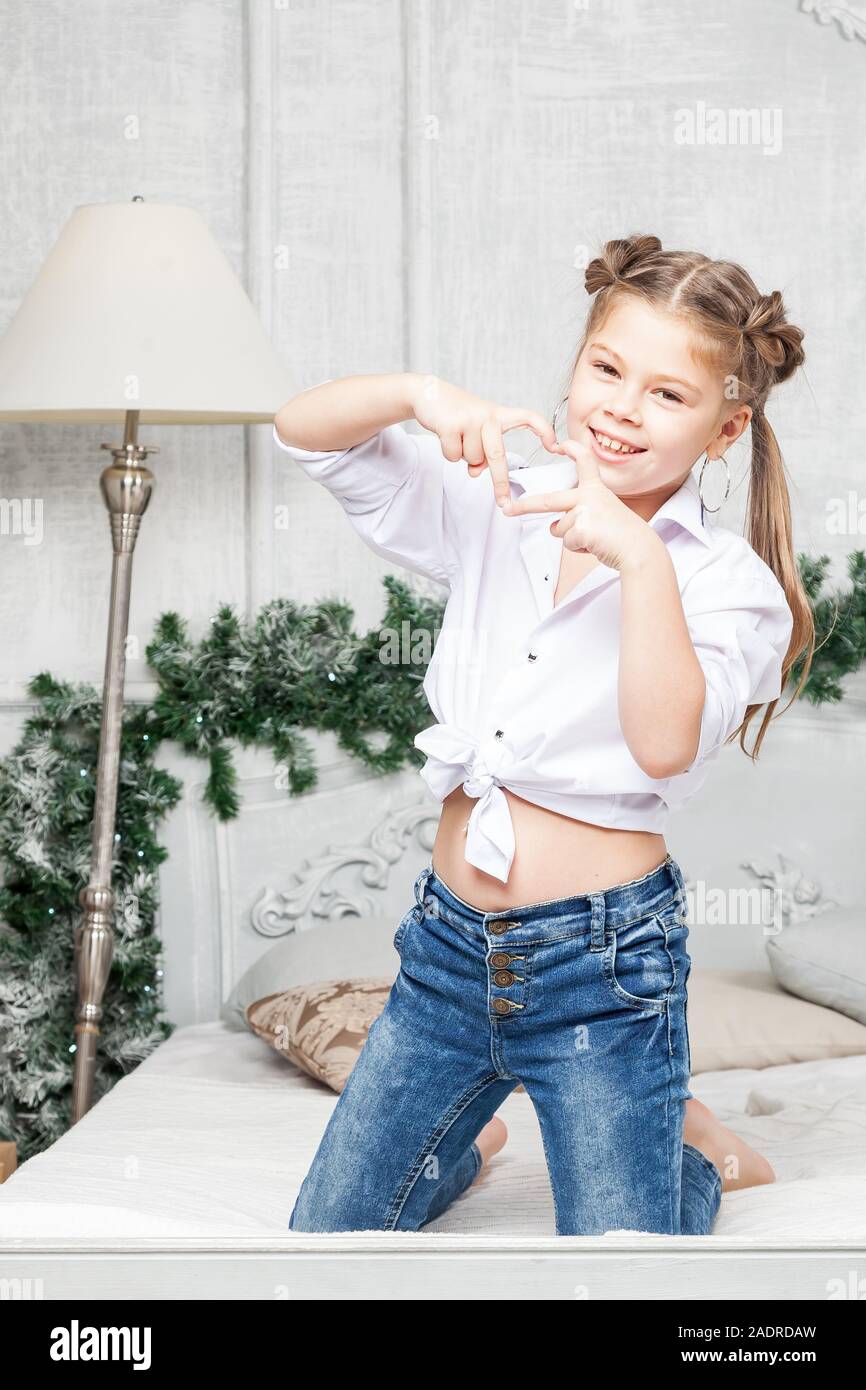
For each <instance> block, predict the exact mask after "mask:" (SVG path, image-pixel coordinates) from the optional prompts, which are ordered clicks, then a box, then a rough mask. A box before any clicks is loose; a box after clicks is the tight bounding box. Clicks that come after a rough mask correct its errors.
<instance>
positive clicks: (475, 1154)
mask: <svg viewBox="0 0 866 1390" xmlns="http://www.w3.org/2000/svg"><path fill="white" fill-rule="evenodd" d="M686 912H687V907H686V896H685V885H684V882H683V876H682V873H681V871H680V868H679V866H678V864H677V863H676V861H675V860H674V859H673V858H671V856H670V855H669V856H668V857H667V859H666V860H665V862H664V863H663V864H661V865H659V866H658V867H657V868H655V869H653V870H651V871H650V873H648V874H645V875H644V876H643V877H642V878H639V879H634V880H632V881H630V882H628V883H623V884H618V885H617V886H615V887H613V888H608V889H607V890H605V891H603V892H599V893H588V894H578V895H576V896H574V897H568V898H558V899H554V900H553V901H551V902H542V903H534V904H531V905H529V906H523V907H518V908H511V909H509V910H507V911H501V912H482V911H480V910H478V909H477V908H474V907H473V906H472V905H471V904H469V903H466V902H464V901H463V900H462V899H461V898H459V897H458V896H457V895H456V894H455V893H453V892H452V891H451V889H449V888H448V887H447V885H446V884H445V883H444V882H443V881H442V880H441V879H440V878H439V877H438V875H437V874H436V873H435V872H434V870H433V867H432V865H429V866H428V867H427V868H425V869H423V870H422V871H421V873H420V874H419V875H418V878H417V879H416V882H415V905H414V907H412V908H411V909H410V911H409V912H407V914H406V916H405V917H404V918H403V920H402V921H401V922H400V924H399V926H398V928H397V931H396V934H395V937H394V945H395V947H396V949H397V951H398V953H399V956H400V971H399V974H398V976H397V979H396V980H395V982H394V986H393V988H392V990H391V993H390V995H389V997H388V1000H387V1003H386V1005H385V1008H384V1010H383V1011H382V1013H381V1014H380V1015H379V1017H378V1018H377V1019H376V1020H375V1022H374V1023H373V1025H372V1027H371V1028H370V1030H369V1033H368V1036H367V1041H366V1043H365V1044H364V1047H363V1048H362V1049H361V1052H360V1054H359V1056H358V1060H357V1062H356V1063H355V1066H354V1067H353V1069H352V1071H351V1073H350V1074H349V1079H348V1081H347V1083H346V1086H345V1087H344V1089H343V1091H342V1093H341V1094H340V1097H339V1099H338V1101H337V1104H336V1105H335V1107H334V1109H333V1111H332V1113H331V1116H330V1119H329V1121H328V1125H327V1128H326V1129H325V1133H324V1135H323V1136H322V1139H321V1142H320V1144H319V1147H318V1150H317V1152H316V1154H315V1157H314V1159H313V1162H312V1164H311V1166H310V1170H309V1172H308V1173H307V1175H306V1177H305V1179H304V1181H303V1184H302V1186H301V1189H300V1191H299V1193H298V1197H297V1200H296V1202H295V1205H294V1209H293V1211H292V1214H291V1217H290V1220H289V1229H290V1230H293V1231H360V1230H418V1229H420V1228H421V1227H422V1226H424V1225H425V1224H426V1223H427V1222H429V1221H432V1220H433V1219H434V1218H435V1217H437V1216H439V1215H440V1214H441V1213H442V1212H443V1211H445V1209H446V1208H447V1207H448V1206H449V1204H450V1203H451V1202H453V1201H454V1200H455V1198H457V1197H458V1196H459V1195H460V1194H461V1193H462V1192H464V1191H465V1189H466V1188H467V1187H468V1186H469V1185H470V1183H471V1182H472V1181H473V1179H474V1178H475V1177H476V1175H477V1173H478V1170H479V1168H480V1166H481V1153H480V1151H479V1149H478V1147H477V1145H476V1144H475V1143H474V1140H475V1138H476V1136H477V1135H478V1133H479V1132H480V1130H481V1129H482V1128H483V1126H484V1125H485V1124H486V1123H487V1121H488V1120H489V1119H490V1117H491V1116H492V1115H494V1114H495V1112H496V1111H497V1110H498V1109H499V1107H500V1106H501V1105H502V1102H503V1101H504V1100H505V1098H506V1096H508V1095H509V1094H510V1092H511V1091H512V1090H513V1089H514V1087H515V1086H517V1085H518V1083H520V1082H522V1083H523V1085H524V1087H525V1088H526V1091H527V1093H528V1095H529V1097H530V1100H531V1101H532V1103H533V1105H534V1107H535V1111H536V1114H537V1116H538V1121H539V1126H540V1130H541V1136H542V1140H543V1144H544V1152H545V1157H546V1161H547V1168H548V1173H549V1176H550V1182H551V1186H552V1189H553V1200H554V1209H555V1215H556V1233H557V1235H599V1234H603V1233H604V1232H605V1231H610V1230H618V1229H628V1230H637V1231H651V1232H658V1233H661V1234H669V1235H677V1234H683V1235H702V1234H705V1233H707V1232H708V1231H710V1230H711V1229H712V1226H713V1222H714V1221H715V1219H716V1215H717V1213H718V1209H719V1204H720V1201H721V1191H722V1183H721V1175H720V1173H719V1170H718V1168H717V1167H716V1166H715V1164H713V1163H712V1162H711V1161H710V1159H708V1158H707V1157H705V1155H704V1154H702V1153H701V1152H700V1151H699V1150H698V1149H696V1148H694V1147H692V1145H690V1144H684V1143H683V1118H684V1110H685V1102H686V1100H687V1099H688V1097H689V1096H690V1095H691V1092H690V1090H689V1086H688V1081H689V1071H690V1057H689V1044H688V1033H687V1024H686V983H687V980H688V975H689V970H690V968H691V959H690V957H689V955H688V952H687V951H686V938H687V936H688V926H687V924H686ZM492 1181H494V1182H495V1177H493V1179H492Z"/></svg>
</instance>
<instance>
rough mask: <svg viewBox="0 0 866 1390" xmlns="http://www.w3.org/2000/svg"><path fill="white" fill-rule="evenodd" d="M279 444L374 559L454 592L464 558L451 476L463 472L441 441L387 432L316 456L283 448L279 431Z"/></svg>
mask: <svg viewBox="0 0 866 1390" xmlns="http://www.w3.org/2000/svg"><path fill="white" fill-rule="evenodd" d="M274 441H275V443H276V444H277V445H279V447H280V449H282V450H284V451H285V452H286V453H287V454H291V456H292V457H293V458H294V459H296V461H297V462H298V464H299V465H300V467H301V468H302V469H303V470H304V472H305V473H306V474H307V476H308V477H309V478H312V479H313V481H314V482H317V483H321V484H322V486H323V487H326V488H327V489H328V491H329V492H330V493H332V494H333V496H334V497H335V498H336V500H337V501H338V502H339V504H340V506H341V507H342V509H343V511H344V512H345V513H346V516H347V517H348V519H349V521H350V523H351V525H352V527H353V528H354V530H355V531H356V532H357V533H358V535H359V536H360V537H361V540H362V541H363V542H364V543H365V545H367V546H368V547H369V549H370V550H372V551H373V552H374V553H375V554H376V555H380V556H381V557H382V559H384V560H389V561H391V562H392V563H394V564H397V565H401V566H402V567H403V568H404V569H408V570H412V571H414V572H415V573H416V574H423V575H425V576H426V577H427V578H430V579H435V580H436V581H437V582H438V583H440V584H443V585H445V586H446V588H449V589H450V588H451V586H452V583H453V580H454V576H455V574H456V572H457V570H458V568H459V565H460V553H459V543H458V536H457V528H456V525H455V521H454V518H453V516H452V513H451V499H450V498H449V496H448V489H447V487H446V470H447V469H448V468H457V467H458V465H457V464H454V463H450V462H449V460H448V459H446V457H445V455H444V453H443V452H442V446H441V444H440V441H439V438H438V436H437V435H434V434H423V435H421V434H410V433H409V431H408V430H407V429H405V428H404V427H403V426H402V425H388V426H386V427H385V428H384V429H382V430H380V431H379V432H378V434H374V435H373V436H372V438H370V439H367V440H365V441H364V442H363V443H361V444H354V445H352V447H351V448H349V449H336V450H333V451H331V452H323V453H315V452H312V451H310V450H308V449H299V448H297V447H296V446H294V445H291V444H286V443H285V442H284V440H282V439H281V438H280V436H279V434H278V432H277V427H276V424H275V425H274ZM463 466H464V468H465V464H464V465H463Z"/></svg>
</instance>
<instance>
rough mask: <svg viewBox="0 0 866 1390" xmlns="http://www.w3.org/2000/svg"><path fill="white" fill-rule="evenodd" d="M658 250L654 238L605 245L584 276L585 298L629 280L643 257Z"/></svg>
mask: <svg viewBox="0 0 866 1390" xmlns="http://www.w3.org/2000/svg"><path fill="white" fill-rule="evenodd" d="M661 249H662V244H661V242H660V241H659V239H658V237H657V236H640V235H638V236H629V237H623V238H621V239H618V240H616V241H608V242H605V245H604V247H603V249H602V253H601V255H600V256H596V257H595V259H594V260H591V261H590V263H589V265H588V266H587V267H586V271H585V272H584V277H583V282H584V285H585V287H586V292H587V294H596V293H597V292H598V290H606V289H608V288H609V286H610V285H613V284H616V282H617V281H627V280H630V279H631V278H632V277H633V275H634V272H635V270H636V269H637V268H639V267H640V265H641V263H642V262H643V261H644V260H645V259H646V257H647V256H650V255H653V254H654V253H655V252H656V251H661Z"/></svg>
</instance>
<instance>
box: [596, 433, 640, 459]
mask: <svg viewBox="0 0 866 1390" xmlns="http://www.w3.org/2000/svg"><path fill="white" fill-rule="evenodd" d="M595 437H596V439H597V440H598V442H599V444H601V445H602V446H603V447H604V448H605V449H612V450H613V452H614V453H615V454H639V453H640V452H641V450H640V449H632V448H631V447H630V446H629V445H628V444H620V443H618V442H617V440H615V439H608V437H607V435H606V434H599V433H598V431H597V430H596V431H595Z"/></svg>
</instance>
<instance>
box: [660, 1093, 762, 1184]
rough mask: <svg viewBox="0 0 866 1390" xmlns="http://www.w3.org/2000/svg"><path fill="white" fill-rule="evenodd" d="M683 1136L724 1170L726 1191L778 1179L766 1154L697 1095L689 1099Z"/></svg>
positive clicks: (721, 1172) (720, 1171)
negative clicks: (754, 1146)
mask: <svg viewBox="0 0 866 1390" xmlns="http://www.w3.org/2000/svg"><path fill="white" fill-rule="evenodd" d="M683 1139H684V1141H685V1142H686V1143H687V1144H691V1145H692V1146H693V1147H694V1148H696V1149H700V1151H701V1153H702V1154H706V1156H707V1158H708V1159H710V1161H711V1162H712V1163H715V1165H716V1167H717V1168H718V1170H719V1173H720V1174H721V1178H722V1191H723V1192H736V1191H738V1189H739V1188H741V1187H759V1186H760V1185H761V1184H762V1183H768V1182H775V1181H776V1174H775V1173H774V1172H773V1169H772V1168H771V1167H770V1164H769V1163H768V1162H767V1160H766V1158H764V1155H763V1154H760V1153H758V1151H757V1149H753V1148H752V1147H751V1146H750V1145H749V1144H747V1143H746V1141H745V1139H741V1138H740V1136H739V1135H738V1134H735V1133H734V1131H733V1130H732V1129H728V1128H727V1126H725V1125H723V1124H722V1123H721V1121H720V1120H719V1119H718V1118H717V1117H716V1116H715V1115H714V1114H713V1112H712V1110H710V1108H709V1107H708V1106H706V1105H704V1103H703V1101H700V1100H697V1099H696V1098H695V1097H694V1096H693V1097H692V1098H691V1099H690V1100H687V1101H686V1114H685V1123H684V1127H683Z"/></svg>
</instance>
